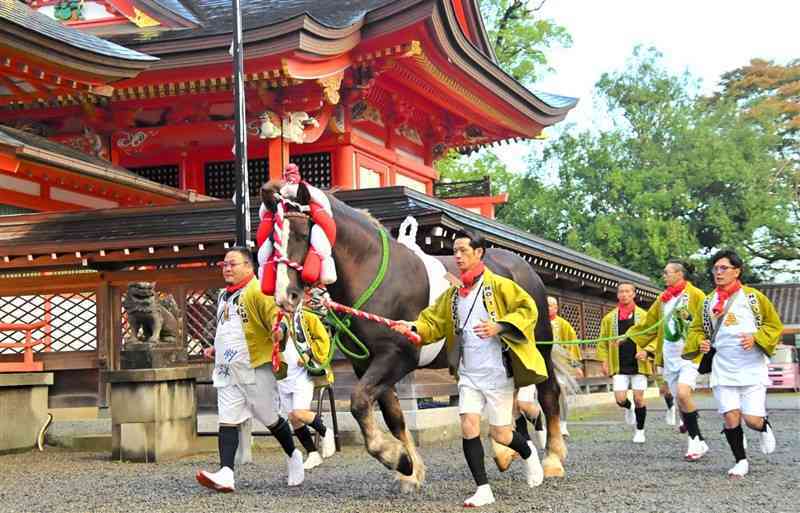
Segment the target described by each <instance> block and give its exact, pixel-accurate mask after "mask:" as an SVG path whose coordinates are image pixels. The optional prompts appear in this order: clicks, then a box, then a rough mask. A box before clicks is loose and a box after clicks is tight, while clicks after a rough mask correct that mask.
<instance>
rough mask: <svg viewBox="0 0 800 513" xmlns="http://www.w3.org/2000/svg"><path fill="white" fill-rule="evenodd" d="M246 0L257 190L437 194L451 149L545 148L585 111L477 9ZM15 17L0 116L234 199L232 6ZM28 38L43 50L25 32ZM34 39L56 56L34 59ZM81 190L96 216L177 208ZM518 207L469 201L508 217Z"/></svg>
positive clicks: (49, 4) (146, 2)
mask: <svg viewBox="0 0 800 513" xmlns="http://www.w3.org/2000/svg"><path fill="white" fill-rule="evenodd" d="M242 3H243V6H242V8H243V19H244V49H245V95H246V110H247V127H248V135H249V137H248V158H249V174H250V182H251V184H252V188H253V190H256V189H257V188H258V187H259V186H260V184H261V183H263V182H264V181H265V180H267V179H268V178H269V177H278V176H280V173H281V169H282V168H283V167H284V166H285V165H286V163H287V162H288V161H289V160H291V161H294V162H296V163H297V164H299V165H300V168H301V170H302V172H303V175H304V178H305V179H306V180H308V181H309V182H311V183H313V184H315V185H317V186H320V187H322V188H330V187H337V188H341V189H364V188H370V187H385V186H393V185H400V186H404V187H407V188H409V189H413V190H416V191H420V192H424V193H428V194H432V193H433V186H434V182H435V181H436V179H437V173H436V171H435V169H434V167H433V163H434V161H435V160H436V159H438V158H440V157H441V156H443V155H444V154H445V152H447V151H448V150H450V149H456V150H460V151H466V150H471V149H474V148H478V147H481V146H486V145H492V144H500V143H503V142H505V141H510V140H515V139H527V138H533V137H535V136H537V135H538V134H540V133H541V131H542V129H543V128H545V127H547V126H550V125H552V124H554V123H556V122H558V121H560V120H561V119H563V118H564V116H565V115H566V114H567V112H568V111H569V110H570V109H571V108H572V107H573V106H574V105H575V100H574V99H571V98H564V97H559V96H555V95H545V94H541V93H539V94H535V93H532V92H531V91H529V90H527V89H526V88H525V87H523V86H522V85H520V84H519V83H517V82H516V81H515V80H513V79H512V78H511V77H509V76H508V75H506V74H505V73H503V72H502V71H501V70H500V68H499V67H498V65H497V63H496V62H495V60H494V57H493V54H492V50H491V47H490V46H489V42H488V40H487V36H486V32H485V30H484V28H483V25H482V22H481V18H480V14H479V13H478V10H477V9H478V2H477V1H475V0H472V1H470V0H464V1H459V0H448V1H441V0H439V1H435V0H428V1H397V0H391V1H389V0H387V1H377V0H374V1H356V2H345V3H343V2H337V1H335V0H330V1H327V0H316V1H308V2H285V1H275V0H252V1H244V2H242ZM3 9H4V10H5V11H8V12H6V13H5V14H4V16H3V17H2V23H3V25H2V26H3V27H4V28H3V33H4V37H3V41H4V42H3V43H2V52H3V53H2V56H3V58H4V59H5V61H6V62H5V63H4V67H2V68H0V69H2V70H3V73H4V74H7V76H4V77H3V79H2V80H0V124H2V125H5V126H6V127H11V128H16V129H19V130H24V131H26V132H28V133H32V134H35V135H38V136H41V137H44V138H46V139H47V140H48V141H52V142H58V143H61V144H64V145H66V146H69V147H71V148H74V149H77V150H79V151H81V152H83V153H85V154H87V155H90V156H92V157H95V158H99V159H103V160H106V161H108V162H109V163H110V164H111V165H114V166H118V167H122V168H124V169H127V170H128V171H130V173H133V174H135V175H138V176H140V177H143V178H146V179H148V180H150V181H152V182H155V183H158V184H161V185H166V186H169V187H172V188H175V189H180V190H182V191H193V192H194V193H196V194H198V195H207V196H211V197H216V198H230V197H231V196H232V194H233V188H234V181H233V173H232V165H233V164H232V162H233V156H232V154H231V147H232V142H231V141H232V134H233V101H232V100H233V93H232V79H231V56H230V54H229V50H230V46H231V25H232V18H231V8H230V5H228V3H219V2H216V1H211V0H98V1H74V0H73V1H65V0H33V1H32V2H31V3H30V4H29V5H27V6H26V5H24V4H23V3H22V2H20V1H18V0H15V1H13V2H11V3H9V4H8V7H3ZM34 11H36V12H34ZM50 16H52V17H53V18H50ZM46 17H47V18H48V19H45V18H46ZM58 20H62V21H61V23H60V24H59V22H58ZM66 28H69V29H73V30H69V31H68V32H67V31H66V30H65V29H66ZM20 33H24V35H25V37H26V39H31V40H34V41H31V42H30V43H29V42H28V41H23V40H20V39H19V38H17V37H12V35H16V34H20ZM67 33H68V34H69V36H70V37H65V34H67ZM6 35H7V36H9V37H6ZM95 36H96V37H95ZM31 43H33V44H38V45H41V46H40V52H32V53H28V52H25V47H26V46H27V45H29V44H31ZM37 74H38V75H37ZM56 82H58V83H59V84H60V87H58V86H57V87H52V86H51V84H54V83H56ZM9 137H12V138H13V134H11V135H9ZM9 160H10V161H12V162H9V165H7V166H5V167H13V166H14V165H16V164H15V163H14V162H13V161H14V160H15V159H14V158H11V157H9ZM16 160H19V159H16ZM4 171H5V168H4ZM31 173H32V176H28V177H26V176H25V175H24V174H23V175H19V174H18V173H17V176H16V177H15V178H16V180H22V182H15V183H16V184H17V187H15V189H16V190H15V194H14V195H13V198H12V197H11V196H8V198H4V200H3V201H2V203H3V204H4V205H6V206H11V207H20V208H30V205H31V203H30V199H29V198H26V196H25V195H26V194H27V191H33V190H35V189H37V187H36V186H35V185H33V184H39V185H41V184H42V180H43V176H44V174H41V173H37V172H34V171H33V170H32V171H31ZM73 181H74V182H75V183H74V185H73V187H74V186H77V187H78V188H77V189H75V191H76V192H75V193H76V194H81V195H82V196H81V197H83V196H91V197H95V198H97V200H98V201H97V202H96V203H95V205H93V206H102V207H109V206H123V205H137V204H138V205H158V204H164V203H166V202H169V201H170V200H169V199H167V198H161V197H155V194H144V193H142V194H133V195H130V194H126V193H125V192H122V191H119V190H118V187H112V186H108V187H102V186H99V187H98V186H94V187H93V184H92V183H91V182H90V181H89V180H88V178H85V177H83V176H76V177H75V178H74V180H73ZM25 182H31V184H28V183H25ZM6 189H8V187H6ZM38 189H39V191H40V193H42V192H44V193H46V192H48V191H47V190H46V188H43V187H41V186H40V187H38ZM90 189H91V190H90ZM12 190H13V189H12ZM57 190H60V189H57ZM59 194H61V193H59ZM59 194H55V195H54V194H52V189H51V191H50V194H49V195H47V194H40V195H39V198H37V199H36V200H35V201H36V203H37V205H38V206H39V207H38V208H35V210H64V209H68V208H69V205H70V202H69V201H63V200H61V199H58V198H59V197H60V196H59ZM28 195H30V194H28ZM62 196H63V195H62ZM505 200H506V198H505V196H497V197H494V196H483V197H468V198H460V199H458V200H454V202H455V203H456V204H459V205H460V206H464V207H466V208H468V209H471V210H473V211H475V212H479V213H481V214H483V215H485V216H487V217H493V213H494V205H496V204H498V203H501V202H503V201H505ZM173 201H174V200H173ZM71 205H74V208H81V207H83V208H86V207H89V206H90V205H87V204H86V202H85V201H83V202H81V201H78V202H76V203H73V204H71Z"/></svg>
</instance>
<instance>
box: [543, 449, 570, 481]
mask: <svg viewBox="0 0 800 513" xmlns="http://www.w3.org/2000/svg"><path fill="white" fill-rule="evenodd" d="M542 467H544V477H564V474H565V472H564V466H563V465H562V464H561V460H560V459H559V457H558V456H556V455H555V454H550V455H548V456H547V457H546V458H545V459H544V461H543V462H542Z"/></svg>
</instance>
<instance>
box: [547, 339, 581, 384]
mask: <svg viewBox="0 0 800 513" xmlns="http://www.w3.org/2000/svg"><path fill="white" fill-rule="evenodd" d="M550 358H551V360H552V362H553V371H554V372H555V375H556V380H558V384H559V386H560V387H561V393H562V394H567V395H574V394H576V393H578V391H579V390H580V387H579V385H578V381H577V380H576V379H575V376H574V374H573V369H572V365H571V364H570V359H569V354H568V353H567V350H566V349H564V347H563V346H560V345H558V344H554V345H553V346H552V350H551V352H550Z"/></svg>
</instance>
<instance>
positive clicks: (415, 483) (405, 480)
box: [395, 472, 422, 494]
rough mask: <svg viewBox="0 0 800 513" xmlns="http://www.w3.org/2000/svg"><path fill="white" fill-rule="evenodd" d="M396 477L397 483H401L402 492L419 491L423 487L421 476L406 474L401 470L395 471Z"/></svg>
mask: <svg viewBox="0 0 800 513" xmlns="http://www.w3.org/2000/svg"><path fill="white" fill-rule="evenodd" d="M395 479H397V483H398V484H399V485H400V492H402V493H404V494H412V493H417V492H419V491H420V489H421V488H422V483H421V482H420V481H419V476H416V475H410V476H404V475H403V474H401V473H400V472H395Z"/></svg>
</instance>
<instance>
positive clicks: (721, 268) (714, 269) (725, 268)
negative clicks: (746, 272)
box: [711, 265, 736, 274]
mask: <svg viewBox="0 0 800 513" xmlns="http://www.w3.org/2000/svg"><path fill="white" fill-rule="evenodd" d="M731 269H736V268H735V267H732V266H730V265H715V266H714V267H712V268H711V272H712V273H714V274H721V273H724V272H725V271H730V270H731Z"/></svg>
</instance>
